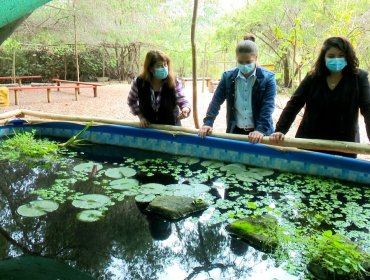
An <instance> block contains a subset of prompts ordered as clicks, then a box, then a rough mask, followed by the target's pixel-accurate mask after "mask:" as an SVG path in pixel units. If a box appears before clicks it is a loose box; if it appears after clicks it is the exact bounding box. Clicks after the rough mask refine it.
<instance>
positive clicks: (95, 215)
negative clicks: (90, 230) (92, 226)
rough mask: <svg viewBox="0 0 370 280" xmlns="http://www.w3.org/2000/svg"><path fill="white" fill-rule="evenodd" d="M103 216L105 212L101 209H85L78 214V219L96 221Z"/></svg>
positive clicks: (89, 221)
mask: <svg viewBox="0 0 370 280" xmlns="http://www.w3.org/2000/svg"><path fill="white" fill-rule="evenodd" d="M102 217H103V212H102V211H99V210H83V211H81V212H80V213H78V214H77V219H78V220H80V221H81V222H88V223H91V222H96V221H98V220H100V218H102Z"/></svg>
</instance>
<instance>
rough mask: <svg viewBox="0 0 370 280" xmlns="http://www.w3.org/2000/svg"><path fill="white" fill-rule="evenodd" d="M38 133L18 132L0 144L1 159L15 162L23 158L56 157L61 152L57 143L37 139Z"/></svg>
mask: <svg viewBox="0 0 370 280" xmlns="http://www.w3.org/2000/svg"><path fill="white" fill-rule="evenodd" d="M35 134H36V131H35V130H33V131H32V132H28V131H25V132H17V133H15V134H14V136H13V137H11V138H8V139H6V140H4V141H1V142H0V157H1V158H2V159H7V160H10V161H15V160H17V159H19V158H21V157H42V156H45V155H55V154H57V152H58V150H59V146H58V144H57V143H56V142H54V141H50V140H47V139H36V138H35Z"/></svg>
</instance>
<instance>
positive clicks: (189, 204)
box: [147, 195, 208, 220]
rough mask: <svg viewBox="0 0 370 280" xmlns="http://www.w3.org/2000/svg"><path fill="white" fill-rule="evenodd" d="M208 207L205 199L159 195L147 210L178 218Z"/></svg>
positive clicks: (168, 217)
mask: <svg viewBox="0 0 370 280" xmlns="http://www.w3.org/2000/svg"><path fill="white" fill-rule="evenodd" d="M207 207H208V204H207V203H205V202H204V201H200V200H194V199H193V198H190V197H183V196H167V195H162V196H157V197H156V198H155V199H154V200H153V201H152V202H150V204H149V206H148V207H147V210H148V211H149V212H152V213H155V214H157V215H160V216H162V217H164V218H166V219H168V220H177V219H181V218H184V217H186V216H188V215H190V214H193V213H196V212H199V211H202V210H204V209H206V208H207Z"/></svg>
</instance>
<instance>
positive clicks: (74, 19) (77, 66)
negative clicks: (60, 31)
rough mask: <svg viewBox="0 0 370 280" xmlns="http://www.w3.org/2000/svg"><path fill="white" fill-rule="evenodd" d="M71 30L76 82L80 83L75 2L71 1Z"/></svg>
mask: <svg viewBox="0 0 370 280" xmlns="http://www.w3.org/2000/svg"><path fill="white" fill-rule="evenodd" d="M73 28H74V33H75V34H74V39H75V42H74V45H75V60H76V76H77V81H78V82H79V81H80V64H79V61H78V47H77V24H76V0H74V1H73Z"/></svg>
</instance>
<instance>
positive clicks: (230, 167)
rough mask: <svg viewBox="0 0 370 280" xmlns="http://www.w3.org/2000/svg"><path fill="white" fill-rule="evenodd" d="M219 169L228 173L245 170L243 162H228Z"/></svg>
mask: <svg viewBox="0 0 370 280" xmlns="http://www.w3.org/2000/svg"><path fill="white" fill-rule="evenodd" d="M220 170H221V171H226V172H227V173H229V174H237V173H239V172H243V171H245V170H246V168H245V165H244V164H240V163H230V164H227V165H224V166H222V167H221V168H220Z"/></svg>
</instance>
